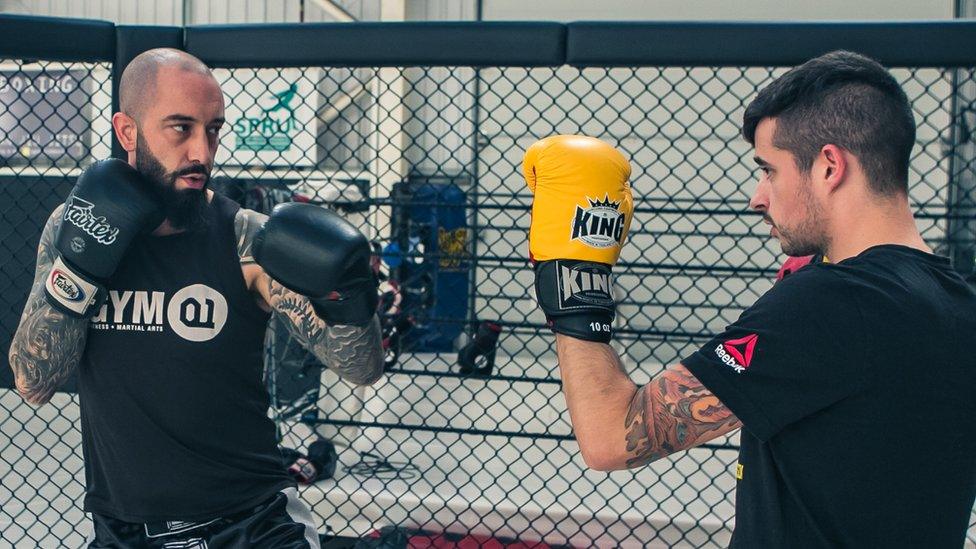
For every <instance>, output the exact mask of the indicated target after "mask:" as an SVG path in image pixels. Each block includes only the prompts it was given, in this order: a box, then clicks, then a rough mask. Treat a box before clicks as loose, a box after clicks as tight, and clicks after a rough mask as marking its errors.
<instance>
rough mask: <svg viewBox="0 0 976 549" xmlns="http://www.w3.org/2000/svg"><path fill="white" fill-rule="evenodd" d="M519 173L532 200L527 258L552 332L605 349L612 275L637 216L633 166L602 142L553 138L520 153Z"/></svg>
mask: <svg viewBox="0 0 976 549" xmlns="http://www.w3.org/2000/svg"><path fill="white" fill-rule="evenodd" d="M522 172H523V174H524V175H525V181H526V183H527V184H528V186H529V190H530V191H532V193H533V194H534V195H535V198H534V200H533V203H532V225H531V226H530V228H529V257H530V259H532V260H533V261H534V262H535V290H536V297H537V298H538V300H539V305H540V306H541V307H542V310H543V311H544V312H545V313H546V319H547V320H548V322H549V326H550V327H551V328H552V329H553V331H555V332H558V333H562V334H566V335H571V336H573V337H578V338H580V339H586V340H590V341H602V342H609V341H610V338H611V335H612V334H611V321H612V320H613V316H614V301H613V293H612V283H613V282H612V279H611V268H612V267H613V265H614V263H616V262H617V258H618V257H620V249H621V247H622V246H623V244H624V242H625V241H626V240H627V232H628V230H629V229H630V222H631V221H632V219H633V214H634V199H633V196H632V194H631V191H630V184H629V182H628V179H629V178H630V163H629V162H628V161H627V159H626V158H624V156H623V155H622V154H620V152H618V151H617V150H616V149H614V148H613V147H612V146H611V145H609V144H607V143H604V142H603V141H600V140H599V139H595V138H593V137H586V136H582V135H556V136H552V137H547V138H545V139H542V140H540V141H537V142H536V143H534V144H533V145H532V146H531V147H529V149H528V150H527V151H525V157H524V159H523V160H522Z"/></svg>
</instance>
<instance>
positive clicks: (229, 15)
mask: <svg viewBox="0 0 976 549" xmlns="http://www.w3.org/2000/svg"><path fill="white" fill-rule="evenodd" d="M384 1H389V0H333V3H334V4H335V5H337V6H339V7H341V8H342V9H343V10H345V11H346V12H348V13H349V14H350V15H352V16H353V17H355V18H356V19H358V20H361V21H376V20H378V19H379V18H380V5H381V2H384ZM393 1H395V2H399V1H404V2H405V3H406V13H407V19H409V20H417V21H424V20H439V21H444V20H468V21H470V20H474V19H475V17H476V5H477V3H476V0H393ZM320 4H321V2H320V0H305V14H304V17H305V21H309V22H320V21H333V20H335V19H334V17H332V16H330V15H329V14H328V12H327V11H326V10H323V9H322V7H320ZM953 4H954V0H897V1H892V0H857V1H851V0H818V1H816V2H811V1H809V0H736V1H734V2H732V1H729V0H600V1H598V2H597V1H594V0H482V10H483V17H484V19H485V20H491V21H505V20H540V21H581V20H621V21H642V20H743V19H751V20H782V21H788V20H856V19H862V20H878V19H887V20H891V19H949V18H952V13H953ZM186 6H187V12H188V14H189V18H188V22H189V23H261V22H285V21H290V22H297V21H299V18H300V6H301V1H300V0H187V2H186ZM183 9H184V2H183V0H154V1H152V2H146V1H143V0H0V12H11V13H30V14H34V15H50V16H58V17H83V18H92V19H105V20H108V21H114V22H116V23H124V24H155V25H179V24H181V23H182V19H183Z"/></svg>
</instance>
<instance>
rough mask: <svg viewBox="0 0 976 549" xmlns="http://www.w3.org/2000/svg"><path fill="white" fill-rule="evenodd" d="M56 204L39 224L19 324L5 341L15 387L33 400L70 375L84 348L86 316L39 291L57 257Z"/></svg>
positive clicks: (45, 398)
mask: <svg viewBox="0 0 976 549" xmlns="http://www.w3.org/2000/svg"><path fill="white" fill-rule="evenodd" d="M60 212H61V207H59V208H58V209H55V210H54V212H53V213H52V214H51V217H50V218H49V219H48V221H47V224H46V225H45V226H44V231H43V233H42V234H41V240H40V242H39V243H38V246H37V265H36V269H35V272H34V282H33V285H32V286H31V291H30V295H28V297H27V303H26V305H25V306H24V312H23V314H22V315H21V317H20V324H19V325H18V326H17V331H16V333H14V336H13V339H12V340H11V343H10V353H9V360H10V367H11V369H12V370H13V373H14V382H15V384H16V386H17V390H18V392H20V394H21V395H23V397H24V398H25V399H26V400H27V401H28V402H31V403H32V404H43V403H44V402H47V401H48V400H50V398H51V396H52V395H53V394H54V392H55V391H56V390H57V388H58V387H59V386H61V384H62V383H64V381H65V380H66V379H67V378H68V377H69V376H70V375H71V373H72V371H73V370H74V369H75V367H76V366H77V365H78V362H79V360H80V359H81V355H82V353H83V352H84V348H85V342H86V339H87V334H88V320H87V319H80V318H74V317H69V316H67V315H65V314H64V313H62V312H61V311H58V310H57V309H54V308H53V307H51V305H49V304H48V303H47V300H46V298H45V296H44V279H45V277H46V276H47V274H48V273H49V272H50V270H51V266H52V265H53V263H54V260H55V259H56V257H57V250H55V249H54V235H55V233H56V232H57V229H58V227H59V226H60V224H61V215H60Z"/></svg>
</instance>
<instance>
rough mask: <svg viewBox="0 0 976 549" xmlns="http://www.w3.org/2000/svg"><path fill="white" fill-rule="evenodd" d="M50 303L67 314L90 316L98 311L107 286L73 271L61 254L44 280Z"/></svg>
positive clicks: (82, 316) (81, 316) (79, 316)
mask: <svg viewBox="0 0 976 549" xmlns="http://www.w3.org/2000/svg"><path fill="white" fill-rule="evenodd" d="M44 289H45V290H47V297H48V303H50V304H51V306H53V307H54V308H56V309H58V310H60V311H62V312H64V313H65V314H68V315H71V316H75V317H78V318H88V317H90V316H92V315H93V314H95V313H96V312H97V309H98V307H101V304H102V300H103V299H104V297H105V288H104V287H103V286H101V285H100V284H98V283H96V282H95V281H93V280H90V279H88V278H87V277H85V276H82V275H80V274H78V273H75V272H74V271H72V270H71V269H70V268H69V267H68V266H67V265H65V263H64V261H62V260H61V256H58V258H57V259H55V260H54V265H52V266H51V272H49V273H48V275H47V279H46V280H45V281H44Z"/></svg>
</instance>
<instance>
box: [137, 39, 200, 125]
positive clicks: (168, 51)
mask: <svg viewBox="0 0 976 549" xmlns="http://www.w3.org/2000/svg"><path fill="white" fill-rule="evenodd" d="M163 68H173V69H178V70H181V71H186V72H190V73H196V74H202V75H207V76H211V77H212V76H213V75H212V74H211V73H210V69H209V68H208V67H207V65H205V64H204V63H203V61H200V60H199V59H197V58H196V57H194V56H192V55H190V54H188V53H186V52H185V51H180V50H177V49H173V48H156V49H152V50H148V51H144V52H142V53H140V54H139V55H137V56H136V57H135V58H134V59H133V60H132V61H131V62H129V64H128V65H127V66H126V67H125V70H124V71H122V80H121V81H120V82H119V108H120V109H121V111H122V112H124V113H125V114H127V115H129V116H131V117H132V118H133V119H134V120H136V121H137V122H138V121H140V120H141V119H142V115H143V113H144V112H145V110H146V105H148V104H149V103H150V102H151V101H152V100H153V98H154V97H155V92H156V76H157V75H158V74H159V70H160V69H163Z"/></svg>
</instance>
